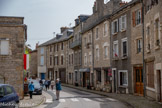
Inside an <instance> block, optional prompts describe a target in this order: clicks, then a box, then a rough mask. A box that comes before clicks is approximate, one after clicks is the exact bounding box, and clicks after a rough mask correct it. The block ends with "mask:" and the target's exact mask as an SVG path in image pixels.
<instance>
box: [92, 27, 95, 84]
mask: <svg viewBox="0 0 162 108" xmlns="http://www.w3.org/2000/svg"><path fill="white" fill-rule="evenodd" d="M94 37H95V36H94V30H93V28H92V69H93V81H92V84H93V86H94V83H95V81H94V79H95V74H94Z"/></svg>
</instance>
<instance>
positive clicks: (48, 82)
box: [47, 80, 51, 90]
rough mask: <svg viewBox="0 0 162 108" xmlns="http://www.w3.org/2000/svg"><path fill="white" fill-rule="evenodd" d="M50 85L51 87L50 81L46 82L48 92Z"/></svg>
mask: <svg viewBox="0 0 162 108" xmlns="http://www.w3.org/2000/svg"><path fill="white" fill-rule="evenodd" d="M50 85H51V80H48V86H47V88H48V90H49V87H50Z"/></svg>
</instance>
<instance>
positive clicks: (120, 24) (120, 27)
mask: <svg viewBox="0 0 162 108" xmlns="http://www.w3.org/2000/svg"><path fill="white" fill-rule="evenodd" d="M119 30H120V31H121V30H122V17H120V18H119Z"/></svg>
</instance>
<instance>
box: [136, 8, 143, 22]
mask: <svg viewBox="0 0 162 108" xmlns="http://www.w3.org/2000/svg"><path fill="white" fill-rule="evenodd" d="M135 15H136V17H135V18H136V20H135V21H136V25H138V24H141V22H142V21H141V18H142V14H141V10H137V11H136V12H135Z"/></svg>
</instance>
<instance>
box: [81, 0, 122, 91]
mask: <svg viewBox="0 0 162 108" xmlns="http://www.w3.org/2000/svg"><path fill="white" fill-rule="evenodd" d="M120 2H121V0H116V1H115V0H111V1H109V2H104V0H96V2H95V4H94V7H93V14H92V15H91V16H90V17H89V18H88V19H87V21H86V23H85V24H84V27H83V30H82V33H83V35H82V64H83V68H84V71H87V72H84V73H83V79H84V80H85V81H84V80H83V82H85V83H86V84H85V85H86V86H87V85H88V86H92V87H95V89H96V90H104V91H105V90H106V88H105V87H106V86H108V88H107V89H109V90H107V91H109V92H110V91H111V90H110V89H111V86H110V85H111V84H110V82H111V81H110V80H112V79H111V78H110V76H108V73H110V74H111V72H110V71H111V69H110V52H109V51H108V50H110V27H109V25H110V24H109V21H108V20H107V19H108V17H109V16H110V15H111V14H112V12H113V11H114V10H116V9H119V7H120ZM84 74H85V75H84ZM110 74H109V75H110Z"/></svg>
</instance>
